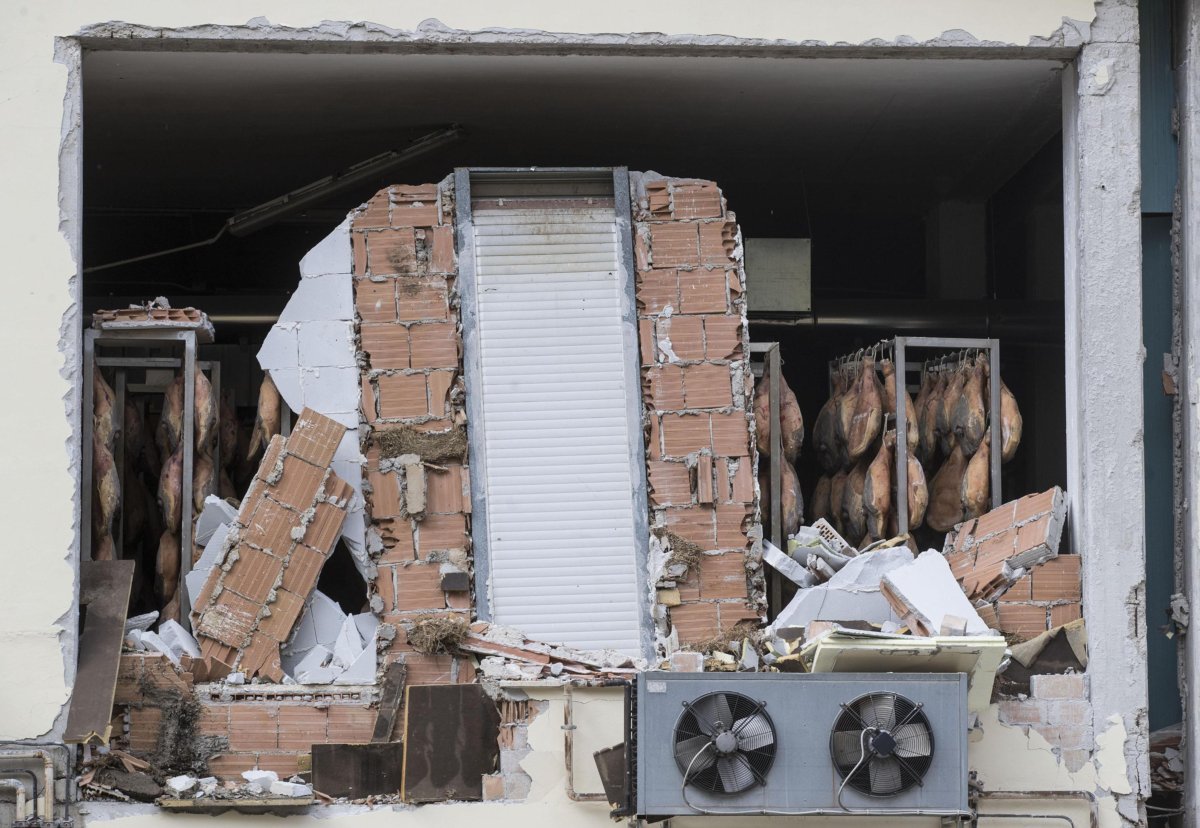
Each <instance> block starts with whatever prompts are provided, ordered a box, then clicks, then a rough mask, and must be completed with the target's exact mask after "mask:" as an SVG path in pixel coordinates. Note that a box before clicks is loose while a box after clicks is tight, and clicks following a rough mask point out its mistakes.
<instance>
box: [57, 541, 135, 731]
mask: <svg viewBox="0 0 1200 828" xmlns="http://www.w3.org/2000/svg"><path fill="white" fill-rule="evenodd" d="M133 567H134V562H133V561H131V560H130V561H83V562H82V563H80V565H79V611H80V612H81V613H82V614H83V619H82V621H83V625H82V630H81V632H80V635H79V669H78V672H77V673H76V674H75V687H74V691H73V693H72V696H71V708H70V710H69V711H68V712H67V727H66V733H65V734H64V736H63V741H64V742H67V743H68V744H70V743H78V742H89V741H95V742H99V743H101V744H108V738H109V735H110V734H109V731H110V729H111V728H110V726H109V722H110V721H111V720H112V706H113V699H114V698H115V696H116V692H117V670H118V668H119V667H120V664H121V640H122V639H123V638H124V637H125V613H126V611H127V610H128V608H129V591H130V588H131V587H132V585H133Z"/></svg>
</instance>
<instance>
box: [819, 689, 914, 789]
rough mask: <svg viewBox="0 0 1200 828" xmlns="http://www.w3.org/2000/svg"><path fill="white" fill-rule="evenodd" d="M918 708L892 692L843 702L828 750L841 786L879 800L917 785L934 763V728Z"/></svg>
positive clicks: (873, 694)
mask: <svg viewBox="0 0 1200 828" xmlns="http://www.w3.org/2000/svg"><path fill="white" fill-rule="evenodd" d="M921 707H922V705H920V704H917V703H914V702H913V701H911V700H909V699H906V698H905V697H904V696H901V695H898V694H896V693H868V694H867V695H865V696H860V697H859V698H857V699H855V700H854V701H852V702H850V703H849V704H843V705H842V712H841V714H840V715H839V716H838V718H837V721H836V722H835V723H834V725H833V732H832V733H831V734H830V737H829V752H830V754H831V755H832V757H833V764H834V767H836V768H837V771H838V773H839V774H840V775H841V777H842V779H844V780H845V782H844V784H846V785H848V786H849V787H851V788H854V789H855V790H856V791H859V792H861V793H864V794H867V795H868V796H881V797H886V796H895V795H896V794H899V793H902V792H903V791H906V790H908V789H909V788H911V787H913V786H914V785H921V784H922V778H923V777H924V776H925V774H926V773H927V772H928V771H929V767H930V765H932V764H933V730H932V728H930V726H929V719H928V718H926V716H925V714H924V713H923V712H922V711H921Z"/></svg>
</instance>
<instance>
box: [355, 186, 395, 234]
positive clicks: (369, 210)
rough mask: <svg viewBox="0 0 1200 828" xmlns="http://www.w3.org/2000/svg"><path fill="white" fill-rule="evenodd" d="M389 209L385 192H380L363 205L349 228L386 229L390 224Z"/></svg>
mask: <svg viewBox="0 0 1200 828" xmlns="http://www.w3.org/2000/svg"><path fill="white" fill-rule="evenodd" d="M390 207H391V205H390V204H389V202H388V194H387V191H386V190H380V191H379V192H377V193H376V194H375V195H373V196H371V200H370V201H368V202H367V203H366V204H364V205H363V207H362V211H361V212H359V213H357V214H356V215H355V216H354V219H353V221H352V222H351V227H353V228H354V229H355V230H368V229H384V228H387V227H388V226H390V224H391V221H390V219H389V213H390V212H391V210H390Z"/></svg>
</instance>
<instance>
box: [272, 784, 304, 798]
mask: <svg viewBox="0 0 1200 828" xmlns="http://www.w3.org/2000/svg"><path fill="white" fill-rule="evenodd" d="M270 791H271V793H273V794H275V795H276V796H312V788H310V787H308V785H301V784H300V783H298V782H283V781H275V782H272V783H271V786H270Z"/></svg>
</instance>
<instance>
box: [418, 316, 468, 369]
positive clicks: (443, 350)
mask: <svg viewBox="0 0 1200 828" xmlns="http://www.w3.org/2000/svg"><path fill="white" fill-rule="evenodd" d="M409 340H410V342H411V343H412V366H413V367H414V368H457V367H458V334H457V333H456V331H455V328H454V325H453V324H451V323H449V322H430V323H426V324H421V325H413V326H412V328H411V329H410V330H409Z"/></svg>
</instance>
